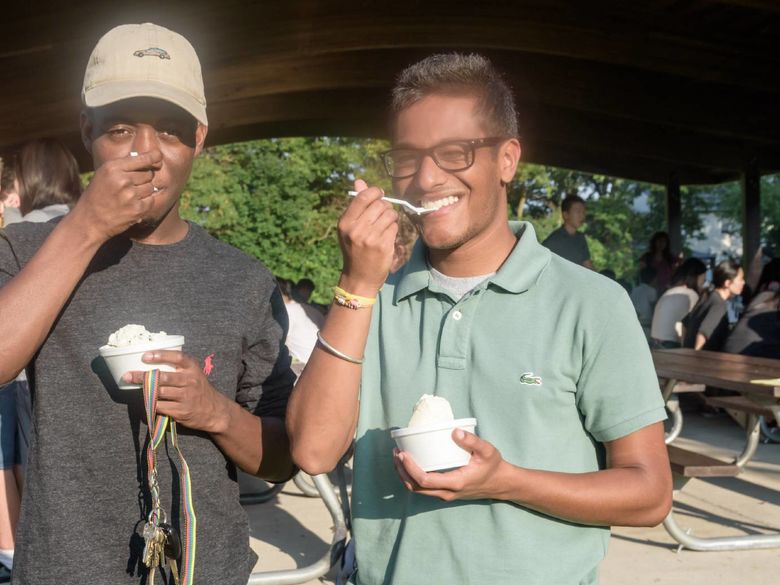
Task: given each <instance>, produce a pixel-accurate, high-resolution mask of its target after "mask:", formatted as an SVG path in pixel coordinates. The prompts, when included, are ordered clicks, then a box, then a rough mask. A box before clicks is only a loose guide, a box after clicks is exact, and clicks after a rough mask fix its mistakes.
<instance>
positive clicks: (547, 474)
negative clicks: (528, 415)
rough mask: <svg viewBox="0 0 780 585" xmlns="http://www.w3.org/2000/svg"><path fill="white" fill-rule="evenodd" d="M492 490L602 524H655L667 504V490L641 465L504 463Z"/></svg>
mask: <svg viewBox="0 0 780 585" xmlns="http://www.w3.org/2000/svg"><path fill="white" fill-rule="evenodd" d="M495 490H496V493H495V496H496V497H495V499H500V500H508V501H513V502H515V503H517V504H519V505H521V506H524V507H526V508H531V509H533V510H536V511H538V512H542V513H544V514H547V515H550V516H555V517H556V518H561V519H563V520H568V521H571V522H577V523H581V524H592V525H600V526H655V525H656V524H659V523H660V522H661V521H662V520H663V518H664V517H665V516H666V513H667V512H668V509H669V505H670V504H671V489H669V490H667V489H666V484H665V482H664V481H663V480H662V478H658V477H655V476H654V474H653V473H651V472H650V471H649V470H648V469H647V468H643V467H622V468H612V469H605V470H602V471H595V472H592V473H556V472H551V471H538V470H533V469H522V468H520V467H516V466H513V465H510V464H509V463H506V462H505V463H504V465H503V466H502V468H501V469H500V470H499V473H498V474H497V477H496V486H495ZM667 492H668V493H667Z"/></svg>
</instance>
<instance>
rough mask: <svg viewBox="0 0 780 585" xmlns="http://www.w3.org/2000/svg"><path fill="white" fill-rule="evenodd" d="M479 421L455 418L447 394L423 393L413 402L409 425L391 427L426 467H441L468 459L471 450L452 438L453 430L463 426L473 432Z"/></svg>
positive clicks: (395, 436)
mask: <svg viewBox="0 0 780 585" xmlns="http://www.w3.org/2000/svg"><path fill="white" fill-rule="evenodd" d="M476 425H477V419H475V418H461V419H456V418H455V415H454V414H453V411H452V407H451V406H450V403H449V401H448V400H447V399H446V398H443V397H442V396H432V395H430V394H423V395H422V396H421V397H420V399H419V400H418V401H417V403H416V404H415V405H414V410H413V412H412V418H411V420H410V421H409V426H407V427H405V428H402V429H393V430H391V431H390V436H391V437H392V438H393V440H394V441H395V443H396V445H397V446H398V448H399V449H400V450H401V451H406V452H408V453H409V454H410V455H411V456H412V458H413V459H414V461H415V462H416V463H417V465H419V466H420V468H421V469H422V470H423V471H441V470H443V469H453V468H455V467H461V466H463V465H466V464H467V463H468V462H469V459H470V458H471V453H469V452H468V451H464V450H463V449H462V448H461V447H459V446H458V444H457V443H455V441H453V440H452V432H453V431H454V430H455V429H463V430H465V431H468V432H470V433H473V432H474V429H475V427H476Z"/></svg>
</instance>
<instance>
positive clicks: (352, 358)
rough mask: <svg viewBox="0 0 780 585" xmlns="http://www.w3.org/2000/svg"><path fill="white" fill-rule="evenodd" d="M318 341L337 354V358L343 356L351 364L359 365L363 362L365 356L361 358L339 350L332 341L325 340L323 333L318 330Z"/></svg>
mask: <svg viewBox="0 0 780 585" xmlns="http://www.w3.org/2000/svg"><path fill="white" fill-rule="evenodd" d="M317 341H319V342H320V345H321V346H322V347H323V348H324V349H326V350H327V351H328V353H331V354H333V355H335V356H336V357H337V358H341V359H343V360H344V361H347V362H349V363H351V364H358V365H360V364H362V363H363V358H360V359H358V358H354V357H352V356H351V355H347V354H345V353H344V352H341V351H339V350H337V349H336V348H335V347H333V346H332V345H331V344H330V343H328V342H327V341H325V340H324V339H323V338H322V335H320V332H319V331H317Z"/></svg>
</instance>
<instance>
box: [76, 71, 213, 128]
mask: <svg viewBox="0 0 780 585" xmlns="http://www.w3.org/2000/svg"><path fill="white" fill-rule="evenodd" d="M137 97H150V98H157V99H161V100H165V101H166V102H170V103H172V104H174V105H176V106H179V107H180V108H181V109H183V110H184V111H186V112H188V113H190V114H192V116H193V117H194V118H195V119H196V120H197V121H198V122H200V123H201V124H203V125H204V126H208V124H209V123H208V118H207V117H206V106H204V105H203V104H201V103H200V102H199V101H198V100H196V99H195V98H194V97H192V96H191V95H189V94H188V93H185V92H183V91H181V90H179V89H177V88H175V87H172V86H170V85H166V84H165V83H161V82H159V81H153V80H146V81H143V82H138V81H114V82H111V83H103V84H101V85H98V86H95V87H93V88H91V89H89V90H88V91H85V92H84V96H83V101H84V105H85V106H87V107H88V108H99V107H101V106H107V105H109V104H113V103H116V102H118V101H121V100H126V99H130V98H137Z"/></svg>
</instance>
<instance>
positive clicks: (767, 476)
mask: <svg viewBox="0 0 780 585" xmlns="http://www.w3.org/2000/svg"><path fill="white" fill-rule="evenodd" d="M743 442H744V431H742V429H741V428H740V427H739V426H737V424H736V423H734V422H733V421H732V420H731V419H730V418H729V417H727V416H725V415H723V416H718V417H715V418H703V417H701V416H699V415H686V418H685V426H684V428H683V434H682V436H681V437H680V438H679V439H678V440H677V441H676V442H675V444H679V445H680V446H684V447H689V448H695V449H697V450H698V449H700V450H702V451H703V452H706V453H707V454H709V455H712V456H714V457H719V458H721V459H723V460H728V459H729V457H730V456H731V455H732V454H734V453H736V452H738V451H739V450H741V448H742V445H743ZM713 445H717V447H713ZM675 511H676V516H677V521H678V523H679V524H680V525H681V526H683V527H684V528H691V529H692V532H693V534H695V535H696V536H700V537H707V536H727V535H736V534H746V533H756V532H767V531H771V530H773V529H774V530H780V444H762V445H761V446H760V447H759V449H758V452H757V454H756V457H755V458H754V459H753V460H752V461H751V463H750V464H749V465H748V467H747V469H746V470H745V471H744V472H743V473H742V474H741V475H740V476H739V477H738V478H712V479H707V480H699V479H694V480H692V481H691V482H690V483H689V484H688V485H687V486H686V487H685V489H684V490H683V491H682V492H681V493H680V494H678V497H677V498H676V499H675ZM247 512H248V514H249V517H250V522H251V526H252V531H251V536H252V548H253V549H254V550H255V551H256V552H257V553H258V555H259V556H260V560H259V561H258V563H257V566H256V567H255V571H268V570H277V569H291V568H295V567H302V566H306V565H308V564H310V563H313V562H314V561H316V560H317V559H319V558H320V557H321V556H322V555H323V554H325V553H326V552H327V550H328V543H329V542H330V539H331V535H332V531H331V527H332V522H331V519H330V515H329V514H328V512H327V510H326V509H325V506H324V505H323V503H322V502H321V500H320V499H319V498H308V497H305V496H303V495H302V494H301V492H300V491H299V490H298V489H297V488H296V487H295V485H294V484H293V483H292V482H290V483H289V484H287V486H286V487H285V489H284V490H283V491H282V493H281V494H280V495H279V496H278V497H276V498H274V499H273V500H271V501H269V502H267V503H265V504H259V505H254V506H248V507H247ZM778 558H780V548H776V549H768V550H755V551H735V552H695V551H690V550H683V551H681V552H678V551H677V543H676V542H675V541H674V540H672V538H671V537H670V536H669V535H668V534H667V533H666V531H665V530H664V528H663V526H659V527H656V528H615V529H614V530H613V537H612V540H611V543H610V549H609V553H608V555H607V558H606V560H605V562H604V563H603V564H602V569H601V585H627V584H629V585H655V584H658V583H661V584H664V585H678V584H679V585H697V584H705V583H706V584H708V585H709V584H716V585H718V584H732V583H740V582H753V583H772V582H776V580H777V570H778V564H779V563H778ZM324 582H325V583H332V581H331V580H325V581H324ZM317 583H320V581H317V580H314V581H309V582H308V584H307V585H315V584H317Z"/></svg>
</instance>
